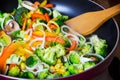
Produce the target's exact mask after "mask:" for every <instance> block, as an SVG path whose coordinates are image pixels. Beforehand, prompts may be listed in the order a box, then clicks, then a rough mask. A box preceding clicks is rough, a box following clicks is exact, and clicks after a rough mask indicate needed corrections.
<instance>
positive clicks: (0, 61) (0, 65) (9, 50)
mask: <svg viewBox="0 0 120 80" xmlns="http://www.w3.org/2000/svg"><path fill="white" fill-rule="evenodd" d="M16 49H17V44H16V43H14V42H12V43H11V44H10V45H9V46H8V47H6V48H4V49H3V53H2V55H1V56H0V69H1V71H2V73H4V72H5V70H6V60H7V59H8V58H9V57H10V55H11V54H13V53H14V51H15V50H16Z"/></svg>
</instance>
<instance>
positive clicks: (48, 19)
mask: <svg viewBox="0 0 120 80" xmlns="http://www.w3.org/2000/svg"><path fill="white" fill-rule="evenodd" d="M45 18H46V21H47V22H48V21H50V16H49V14H48V13H45Z"/></svg>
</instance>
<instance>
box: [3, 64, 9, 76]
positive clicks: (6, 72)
mask: <svg viewBox="0 0 120 80" xmlns="http://www.w3.org/2000/svg"><path fill="white" fill-rule="evenodd" d="M8 69H9V67H8V65H7V66H6V69H5V72H4V74H7V71H8Z"/></svg>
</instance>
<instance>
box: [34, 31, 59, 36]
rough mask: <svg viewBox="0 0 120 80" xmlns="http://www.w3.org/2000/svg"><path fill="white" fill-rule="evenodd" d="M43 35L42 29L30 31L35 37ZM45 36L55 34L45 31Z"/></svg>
mask: <svg viewBox="0 0 120 80" xmlns="http://www.w3.org/2000/svg"><path fill="white" fill-rule="evenodd" d="M43 35H44V33H43V32H42V31H34V32H33V33H32V36H36V37H42V36H43ZM45 35H46V36H57V34H55V33H53V32H45Z"/></svg>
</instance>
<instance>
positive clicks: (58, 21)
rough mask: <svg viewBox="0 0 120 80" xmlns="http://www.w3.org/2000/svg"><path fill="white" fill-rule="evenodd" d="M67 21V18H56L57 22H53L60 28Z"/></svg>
mask: <svg viewBox="0 0 120 80" xmlns="http://www.w3.org/2000/svg"><path fill="white" fill-rule="evenodd" d="M66 20H68V16H58V17H57V20H56V21H55V22H56V23H57V24H58V25H59V26H62V25H63V24H64V22H65V21H66Z"/></svg>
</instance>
